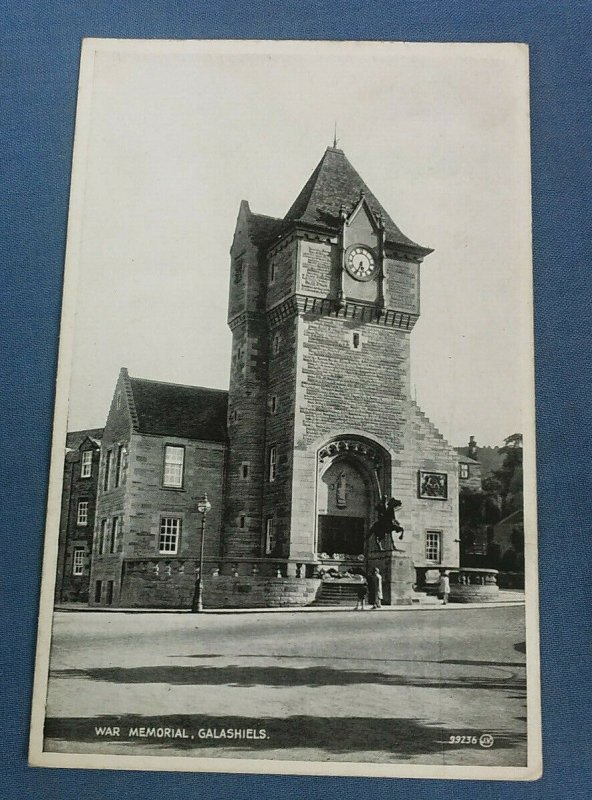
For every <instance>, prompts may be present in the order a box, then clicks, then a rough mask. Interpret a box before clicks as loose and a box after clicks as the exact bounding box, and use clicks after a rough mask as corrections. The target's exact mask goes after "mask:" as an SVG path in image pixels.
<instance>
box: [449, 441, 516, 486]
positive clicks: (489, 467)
mask: <svg viewBox="0 0 592 800" xmlns="http://www.w3.org/2000/svg"><path fill="white" fill-rule="evenodd" d="M468 449H469V448H468V447H457V448H456V451H457V453H458V454H459V456H462V457H463V458H468ZM477 461H478V462H479V464H481V477H482V478H483V479H484V480H485V478H489V476H490V475H492V474H493V473H494V472H497V470H498V469H500V468H501V466H502V464H503V463H504V454H503V453H500V451H499V447H489V446H485V447H481V446H479V447H478V448H477Z"/></svg>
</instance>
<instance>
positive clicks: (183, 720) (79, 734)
mask: <svg viewBox="0 0 592 800" xmlns="http://www.w3.org/2000/svg"><path fill="white" fill-rule="evenodd" d="M99 726H103V727H107V726H108V727H111V728H112V727H113V726H117V727H119V728H120V736H119V737H114V738H111V737H105V736H102V737H101V736H97V733H96V728H97V727H99ZM253 727H256V729H257V730H259V729H265V731H266V734H267V738H265V739H256V740H255V739H249V740H247V739H244V738H242V739H239V738H234V739H233V738H224V739H216V740H214V739H213V738H200V735H199V733H198V732H199V731H207V730H208V729H212V730H216V731H217V732H220V731H221V730H227V729H236V730H243V731H244V730H245V729H248V728H253ZM133 728H136V729H138V728H144V729H149V728H154V729H158V728H160V729H163V728H170V729H173V730H175V729H183V730H184V731H185V732H186V734H187V735H188V737H189V738H164V739H163V738H162V733H160V735H156V734H157V732H156V731H155V732H154V734H153V735H152V736H144V737H142V738H138V734H137V733H136V735H135V736H132V737H130V734H129V731H130V729H133ZM453 733H462V734H463V735H465V736H476V737H477V739H478V738H479V736H480V735H481V733H482V731H481V730H471V729H466V730H463V731H451V730H447V729H443V728H440V727H436V726H431V725H428V724H425V723H424V722H423V721H422V720H420V719H399V718H393V719H372V718H369V717H312V716H304V715H303V716H292V717H287V718H285V719H277V718H264V719H258V720H253V719H252V718H247V717H239V716H234V717H232V716H224V717H222V716H220V717H217V716H207V715H203V716H199V715H191V714H179V715H170V716H159V717H147V716H134V715H123V716H100V717H93V718H90V719H88V718H79V717H78V718H76V717H75V718H69V717H50V718H48V719H47V720H46V723H45V737H46V740H48V739H49V740H61V741H69V742H87V743H92V744H93V745H94V746H93V747H92V748H90V747H89V752H95V753H100V752H101V748H103V747H104V745H105V744H107V743H109V744H113V743H114V742H115V743H129V742H131V743H132V744H133V746H137V747H138V748H141V747H142V745H147V744H149V745H150V746H151V747H152V748H153V747H154V746H158V747H162V751H163V755H166V752H167V750H170V749H171V748H175V749H183V750H199V749H200V748H204V747H207V748H212V747H218V748H219V749H220V756H221V757H223V756H224V755H227V754H228V750H233V749H236V748H239V749H242V750H248V751H249V752H248V753H246V754H245V757H253V756H256V751H257V750H265V751H269V750H284V749H285V750H287V749H293V748H298V749H302V748H306V749H308V748H311V749H315V750H318V751H320V752H321V753H325V754H327V755H330V754H335V755H337V754H342V753H356V752H367V751H376V752H381V753H387V754H389V755H392V758H393V760H403V761H404V760H405V758H409V757H412V756H416V755H433V754H435V753H442V754H443V761H445V762H446V763H451V764H453V763H455V759H456V763H458V758H459V755H458V751H459V750H466V749H467V748H466V746H465V747H459V746H458V745H457V746H455V745H451V744H448V740H449V737H450V735H451V734H453ZM489 733H491V734H492V735H493V737H494V745H493V749H500V748H511V749H515V748H518V747H523V746H524V744H525V742H526V734H525V733H517V732H512V731H508V730H490V731H489ZM191 737H193V738H191ZM45 747H46V749H47V750H51V742H50V741H46V745H45ZM476 747H477V749H479V747H478V745H476ZM102 751H103V752H105V750H104V749H103V750H102ZM455 753H456V755H455ZM195 755H199V753H195ZM484 760H485V759H484ZM487 762H488V763H489V762H490V759H487Z"/></svg>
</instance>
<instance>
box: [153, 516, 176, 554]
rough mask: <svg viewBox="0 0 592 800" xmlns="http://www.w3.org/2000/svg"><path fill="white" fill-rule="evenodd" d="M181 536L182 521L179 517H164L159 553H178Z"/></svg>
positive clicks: (161, 524) (161, 521) (161, 522)
mask: <svg viewBox="0 0 592 800" xmlns="http://www.w3.org/2000/svg"><path fill="white" fill-rule="evenodd" d="M180 535H181V520H180V519H179V518H178V517H163V518H162V519H161V520H160V537H159V539H158V552H159V553H176V552H177V549H178V547H179V536H180Z"/></svg>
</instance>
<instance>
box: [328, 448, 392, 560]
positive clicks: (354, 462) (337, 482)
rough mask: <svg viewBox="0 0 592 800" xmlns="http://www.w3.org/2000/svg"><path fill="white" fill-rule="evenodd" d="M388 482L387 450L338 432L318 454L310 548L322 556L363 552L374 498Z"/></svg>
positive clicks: (355, 555) (352, 556) (350, 555)
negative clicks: (313, 525) (315, 510)
mask: <svg viewBox="0 0 592 800" xmlns="http://www.w3.org/2000/svg"><path fill="white" fill-rule="evenodd" d="M387 486H390V458H389V454H388V453H387V452H386V451H385V450H384V449H383V448H382V447H381V446H380V445H378V444H377V443H376V442H373V441H370V440H367V439H364V438H363V437H361V436H358V435H356V436H348V435H344V436H340V437H335V438H333V439H332V440H331V441H329V442H327V443H326V444H325V445H323V446H322V447H321V448H320V449H319V452H318V472H317V496H316V500H317V503H316V505H317V513H316V535H315V551H316V553H317V554H318V555H319V556H321V557H323V556H325V557H329V558H336V557H337V558H338V557H346V558H347V557H351V558H356V557H359V556H361V555H363V554H364V552H365V542H366V539H367V536H368V530H369V528H370V525H371V524H372V522H373V521H374V518H375V509H376V506H377V504H378V501H379V499H380V496H381V495H382V494H384V493H385V492H386V487H387Z"/></svg>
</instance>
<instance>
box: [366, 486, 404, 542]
mask: <svg viewBox="0 0 592 800" xmlns="http://www.w3.org/2000/svg"><path fill="white" fill-rule="evenodd" d="M402 505H403V504H402V502H401V501H400V500H397V499H396V497H391V499H390V500H388V501H387V499H386V495H384V496H383V497H382V499H381V501H380V502H379V503H378V504H377V506H376V513H377V514H378V519H377V520H376V522H375V523H374V524H373V525H371V526H370V530H369V532H368V535H369V537H370V536H374V541H375V542H376V547H377V549H378V550H385V549H386V547H385V545H386V543H387V537H388V541H389V543H390V549H391V550H397V549H398V548H397V547H395V541H394V539H393V531H395V532H396V533H398V534H399V540H400V539H402V538H403V534H404V533H405V529H404V528H403V527H402V526H401V525H400V524H399V522H398V520H397V517H396V516H395V511H396V510H397V509H399V508H401V506H402Z"/></svg>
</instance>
